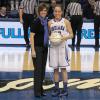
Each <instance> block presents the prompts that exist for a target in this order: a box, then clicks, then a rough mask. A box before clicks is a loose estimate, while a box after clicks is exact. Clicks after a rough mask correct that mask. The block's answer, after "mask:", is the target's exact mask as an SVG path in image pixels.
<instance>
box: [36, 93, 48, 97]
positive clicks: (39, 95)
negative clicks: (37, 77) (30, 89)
mask: <svg viewBox="0 0 100 100" xmlns="http://www.w3.org/2000/svg"><path fill="white" fill-rule="evenodd" d="M44 96H47V94H46V93H42V94H35V97H36V98H42V97H44Z"/></svg>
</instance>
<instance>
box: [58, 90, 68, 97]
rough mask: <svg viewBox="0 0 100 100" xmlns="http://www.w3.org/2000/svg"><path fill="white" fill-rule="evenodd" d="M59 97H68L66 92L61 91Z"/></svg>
mask: <svg viewBox="0 0 100 100" xmlns="http://www.w3.org/2000/svg"><path fill="white" fill-rule="evenodd" d="M59 96H60V97H61V96H68V90H62V91H61V93H60V95H59Z"/></svg>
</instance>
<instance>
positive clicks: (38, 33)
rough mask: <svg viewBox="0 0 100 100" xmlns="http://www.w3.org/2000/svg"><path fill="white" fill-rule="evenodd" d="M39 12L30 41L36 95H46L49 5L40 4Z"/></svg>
mask: <svg viewBox="0 0 100 100" xmlns="http://www.w3.org/2000/svg"><path fill="white" fill-rule="evenodd" d="M38 14H39V16H38V18H37V19H36V20H35V21H34V23H33V27H32V28H31V35H30V42H31V48H32V53H31V54H32V58H33V64H34V95H35V96H36V97H41V96H45V94H44V92H43V88H42V85H43V80H44V77H45V67H46V61H47V53H48V25H47V23H48V22H47V21H48V19H47V17H46V16H47V6H46V5H45V4H40V5H39V8H38Z"/></svg>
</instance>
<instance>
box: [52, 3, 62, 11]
mask: <svg viewBox="0 0 100 100" xmlns="http://www.w3.org/2000/svg"><path fill="white" fill-rule="evenodd" d="M56 7H59V8H61V10H62V11H63V8H62V5H60V4H56V6H55V7H54V9H55V8H56Z"/></svg>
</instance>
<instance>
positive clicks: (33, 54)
mask: <svg viewBox="0 0 100 100" xmlns="http://www.w3.org/2000/svg"><path fill="white" fill-rule="evenodd" d="M31 53H32V57H33V58H36V52H35V50H32V52H31Z"/></svg>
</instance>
